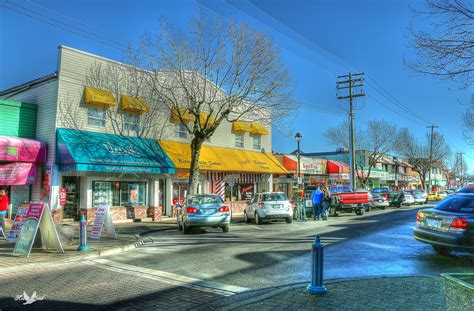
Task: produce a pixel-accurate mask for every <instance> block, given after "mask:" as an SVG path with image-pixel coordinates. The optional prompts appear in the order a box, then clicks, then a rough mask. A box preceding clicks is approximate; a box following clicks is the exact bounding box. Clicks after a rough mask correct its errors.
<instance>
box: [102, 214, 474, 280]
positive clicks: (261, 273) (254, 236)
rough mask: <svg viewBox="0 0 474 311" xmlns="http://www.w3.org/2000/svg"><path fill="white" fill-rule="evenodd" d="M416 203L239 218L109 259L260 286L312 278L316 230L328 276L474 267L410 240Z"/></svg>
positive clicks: (166, 236)
mask: <svg viewBox="0 0 474 311" xmlns="http://www.w3.org/2000/svg"><path fill="white" fill-rule="evenodd" d="M418 209H419V208H415V207H410V208H408V207H404V208H401V209H388V210H385V211H380V210H376V211H372V212H370V213H367V214H365V215H364V216H355V215H351V214H346V215H344V214H343V215H341V216H340V217H335V218H330V219H329V220H328V221H319V222H314V221H308V222H305V223H298V222H293V223H292V224H286V223H285V222H274V223H269V224H263V225H258V226H257V225H255V224H244V223H238V224H234V225H233V226H232V227H231V232H229V233H228V234H224V233H222V232H220V230H218V229H216V230H206V231H198V232H195V233H194V234H191V235H183V234H182V233H181V232H178V231H175V230H168V231H162V232H157V233H156V234H153V235H151V236H150V238H151V239H153V244H151V245H148V246H146V247H143V248H141V249H139V250H138V251H135V252H130V253H126V254H121V255H119V256H113V257H110V258H109V259H110V260H113V261H115V262H120V263H123V264H127V265H132V266H138V267H142V268H147V269H154V270H160V271H164V272H169V273H174V274H177V275H182V276H186V277H191V278H195V279H201V280H212V281H214V282H219V283H223V284H229V285H234V286H240V287H245V288H252V289H256V288H264V287H269V286H273V285H275V284H290V283H296V282H301V281H309V279H310V271H311V270H310V262H311V259H310V258H311V257H310V249H311V244H312V242H313V241H314V238H315V236H316V235H320V236H321V238H322V240H323V243H324V244H325V245H326V249H325V278H328V279H334V278H347V277H361V276H374V275H405V274H426V275H438V274H440V273H443V272H460V271H470V272H474V256H473V255H468V254H456V255H454V256H449V257H445V256H441V255H438V254H436V253H435V252H434V251H433V250H432V248H431V246H429V245H426V244H423V243H420V242H418V241H416V240H414V238H413V234H412V227H413V226H414V225H415V222H416V220H415V219H416V212H417V211H418Z"/></svg>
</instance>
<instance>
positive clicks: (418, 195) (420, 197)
mask: <svg viewBox="0 0 474 311" xmlns="http://www.w3.org/2000/svg"><path fill="white" fill-rule="evenodd" d="M410 193H411V194H412V195H413V198H414V199H415V204H426V203H427V201H428V200H427V197H428V195H427V194H426V192H425V191H423V190H411V191H410Z"/></svg>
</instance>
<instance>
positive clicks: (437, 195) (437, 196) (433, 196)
mask: <svg viewBox="0 0 474 311" xmlns="http://www.w3.org/2000/svg"><path fill="white" fill-rule="evenodd" d="M447 195H448V194H447V193H446V192H443V191H437V192H432V193H430V194H428V201H441V200H442V199H444V197H446V196H447Z"/></svg>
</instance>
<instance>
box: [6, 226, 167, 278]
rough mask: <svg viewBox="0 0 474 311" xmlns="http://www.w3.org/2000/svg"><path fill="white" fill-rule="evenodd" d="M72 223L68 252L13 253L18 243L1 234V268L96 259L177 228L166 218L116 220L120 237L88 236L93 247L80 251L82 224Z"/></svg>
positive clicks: (63, 241) (89, 227) (29, 266)
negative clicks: (28, 254) (26, 254)
mask: <svg viewBox="0 0 474 311" xmlns="http://www.w3.org/2000/svg"><path fill="white" fill-rule="evenodd" d="M68 226H69V229H68V230H70V231H71V239H69V240H68V239H67V238H65V237H64V235H63V234H60V235H61V237H60V239H61V241H62V244H63V248H64V254H63V253H58V252H55V251H51V250H46V249H37V248H33V249H32V251H31V254H30V257H29V258H26V257H24V256H17V255H13V247H14V246H15V243H13V242H10V241H6V240H4V239H3V238H1V239H0V272H13V271H18V270H21V269H28V268H31V267H37V266H38V264H40V265H41V267H42V268H45V267H47V266H50V265H58V264H67V263H70V262H72V261H76V260H84V259H92V258H96V257H99V256H109V255H113V254H117V253H120V252H124V251H129V250H132V249H135V248H137V247H140V246H141V245H142V244H143V243H147V242H151V240H150V239H149V238H147V234H148V233H152V232H156V231H160V230H173V229H174V228H175V227H176V226H175V225H174V223H172V222H171V220H169V221H164V222H149V223H141V222H136V223H126V224H116V225H115V230H116V232H117V239H111V238H108V237H107V236H106V235H105V234H104V233H103V234H102V236H101V238H100V240H98V241H97V240H88V245H89V247H90V250H89V251H85V252H79V251H77V247H78V245H79V224H78V223H72V224H70V225H68ZM58 227H60V226H58ZM8 229H9V228H8ZM91 229H92V228H91V226H88V230H91ZM58 231H59V230H58ZM7 232H8V231H7ZM72 232H73V233H72ZM89 235H90V232H88V236H89Z"/></svg>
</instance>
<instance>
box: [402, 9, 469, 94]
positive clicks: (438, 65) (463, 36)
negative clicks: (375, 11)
mask: <svg viewBox="0 0 474 311" xmlns="http://www.w3.org/2000/svg"><path fill="white" fill-rule="evenodd" d="M413 11H414V13H415V21H422V22H425V23H424V24H423V25H421V26H418V25H417V23H415V24H413V23H412V25H410V27H409V30H410V32H411V41H410V43H409V45H410V47H411V48H412V49H413V50H414V52H415V55H416V57H415V58H413V59H411V60H406V63H407V64H408V66H409V67H411V68H412V69H414V70H415V71H417V72H419V73H422V74H427V75H431V76H434V77H436V78H439V79H442V80H455V81H457V82H460V83H461V85H462V86H463V87H465V88H469V87H470V86H471V85H472V83H473V72H474V5H473V3H472V2H470V1H464V0H427V1H426V6H425V8H424V9H422V10H416V9H413ZM426 29H427V30H426Z"/></svg>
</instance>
